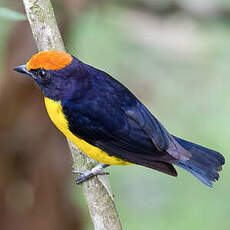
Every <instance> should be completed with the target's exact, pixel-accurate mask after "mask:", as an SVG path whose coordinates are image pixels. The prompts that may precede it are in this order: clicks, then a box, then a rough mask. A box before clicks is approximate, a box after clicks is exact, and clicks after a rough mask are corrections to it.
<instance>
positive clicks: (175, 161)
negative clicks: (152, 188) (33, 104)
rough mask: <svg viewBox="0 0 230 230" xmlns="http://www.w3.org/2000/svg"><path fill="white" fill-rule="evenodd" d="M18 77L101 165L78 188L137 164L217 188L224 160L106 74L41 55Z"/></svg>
mask: <svg viewBox="0 0 230 230" xmlns="http://www.w3.org/2000/svg"><path fill="white" fill-rule="evenodd" d="M14 70H15V71H17V72H20V73H23V74H26V75H28V76H29V77H31V78H32V79H33V80H34V81H35V82H36V83H37V85H38V86H39V88H40V89H41V90H42V92H43V94H44V101H45V106H46V109H47V112H48V114H49V116H50V118H51V120H52V121H53V123H54V124H55V125H56V126H57V128H58V129H59V130H60V131H61V132H62V133H63V134H64V135H65V136H66V137H67V138H68V139H69V140H70V141H71V142H73V143H74V144H75V145H76V146H78V147H79V148H80V149H81V150H82V151H83V152H84V153H86V154H87V155H88V156H89V157H91V158H93V159H95V160H97V161H98V162H100V164H98V165H97V166H95V167H94V168H93V169H92V170H88V171H86V172H82V175H81V176H79V177H78V179H77V181H76V183H77V184H80V183H82V182H83V181H85V180H87V179H88V178H90V177H92V176H94V175H98V174H103V173H104V170H103V169H104V168H105V167H107V166H109V165H128V164H138V165H142V166H145V167H148V168H152V169H155V170H158V171H160V172H163V173H166V174H168V175H171V176H177V172H176V170H175V168H174V165H175V166H179V167H181V168H183V169H185V170H187V171H188V172H190V173H191V174H192V175H194V176H195V177H197V178H198V179H199V180H200V181H201V182H203V183H204V184H206V185H208V186H210V187H211V186H212V184H213V182H214V181H216V180H218V178H219V174H218V171H221V169H222V167H221V166H222V165H223V164H224V163H225V159H224V157H223V156H222V155H221V154H220V153H218V152H216V151H213V150H211V149H208V148H205V147H202V146H200V145H197V144H194V143H192V142H189V141H186V140H183V139H181V138H179V137H176V136H173V135H172V134H170V133H169V132H168V131H167V130H166V129H165V128H164V126H163V125H162V124H161V123H160V122H159V121H158V120H157V119H156V118H155V117H154V116H153V115H152V114H151V112H150V111H149V110H148V109H147V108H146V107H145V106H144V105H143V104H142V103H141V102H140V101H139V100H138V99H137V98H136V97H135V96H134V94H132V93H131V92H130V91H129V90H128V89H127V88H126V87H125V86H124V85H122V84H121V83H119V82H118V81H117V80H115V79H114V78H112V77H111V76H110V75H108V74H107V73H105V72H103V71H101V70H99V69H96V68H94V67H92V66H90V65H87V64H85V63H83V62H81V61H80V60H79V59H77V58H76V57H74V56H72V55H70V54H68V53H66V52H61V51H55V50H50V51H42V52H39V53H37V54H35V55H34V56H32V58H31V59H30V60H29V61H28V62H27V63H26V64H25V65H20V66H18V67H16V68H14Z"/></svg>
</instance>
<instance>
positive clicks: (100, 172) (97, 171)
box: [72, 164, 109, 184]
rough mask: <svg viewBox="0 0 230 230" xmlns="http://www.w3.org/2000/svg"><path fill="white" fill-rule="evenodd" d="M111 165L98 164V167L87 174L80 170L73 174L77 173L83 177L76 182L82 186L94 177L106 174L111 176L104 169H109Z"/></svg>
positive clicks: (74, 171)
mask: <svg viewBox="0 0 230 230" xmlns="http://www.w3.org/2000/svg"><path fill="white" fill-rule="evenodd" d="M108 166H109V165H107V164H98V165H96V166H95V167H94V168H92V169H91V170H87V171H85V172H81V171H78V170H73V171H72V172H73V173H77V174H81V176H79V177H78V178H77V180H76V184H81V183H82V182H84V181H86V180H88V179H89V178H90V177H93V176H97V175H105V174H107V175H108V174H109V173H107V172H105V171H104V169H105V168H106V167H108Z"/></svg>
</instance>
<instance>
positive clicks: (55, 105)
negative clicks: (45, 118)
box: [45, 97, 130, 165]
mask: <svg viewBox="0 0 230 230" xmlns="http://www.w3.org/2000/svg"><path fill="white" fill-rule="evenodd" d="M45 105H46V109H47V112H48V114H49V116H50V118H51V120H52V122H53V123H54V124H55V125H56V126H57V128H58V129H59V130H60V131H61V132H62V133H63V134H64V135H65V136H66V137H67V138H68V139H69V140H70V141H71V142H73V143H74V144H75V145H76V146H78V148H79V149H80V150H81V151H83V152H84V153H85V154H87V155H88V156H89V157H91V158H92V159H94V160H96V161H99V162H101V163H104V164H109V165H127V164H130V163H128V162H126V161H123V160H121V159H119V158H117V157H114V156H109V155H108V154H107V153H106V152H104V151H103V150H101V149H99V148H97V147H95V146H93V145H91V144H88V143H87V142H86V141H84V140H83V139H81V138H78V137H77V136H75V135H74V134H73V133H72V132H71V131H70V130H69V125H68V121H67V120H66V118H65V116H64V114H63V111H62V106H61V103H60V101H59V102H55V101H53V100H51V99H49V98H47V97H45Z"/></svg>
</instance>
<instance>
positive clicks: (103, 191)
mask: <svg viewBox="0 0 230 230" xmlns="http://www.w3.org/2000/svg"><path fill="white" fill-rule="evenodd" d="M23 2H24V5H25V9H26V14H27V17H28V20H29V22H30V26H31V29H32V32H33V35H34V38H35V41H36V44H37V47H38V50H39V51H42V50H50V49H55V50H60V51H65V47H64V44H63V41H62V38H61V35H60V32H59V30H58V27H57V23H56V19H55V16H54V12H53V8H52V5H51V2H50V0H23ZM68 143H69V146H70V150H71V154H72V158H73V168H74V169H76V170H79V171H85V170H88V169H91V168H93V167H94V166H95V165H96V164H97V162H96V161H94V160H92V159H90V158H89V157H87V156H86V155H85V154H84V153H82V152H81V151H80V150H79V149H78V148H77V147H76V146H75V145H74V144H72V143H71V142H70V141H69V140H68ZM82 187H83V193H84V196H85V198H86V201H87V204H88V207H89V212H90V215H91V218H92V221H93V223H94V227H95V230H121V229H122V227H121V224H120V220H119V218H118V214H117V211H116V208H115V204H114V201H113V195H112V192H111V189H110V185H109V181H108V177H107V176H106V175H103V176H97V177H93V178H91V179H89V180H88V181H86V182H84V183H83V184H82Z"/></svg>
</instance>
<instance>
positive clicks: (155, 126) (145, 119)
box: [125, 102, 191, 160]
mask: <svg viewBox="0 0 230 230" xmlns="http://www.w3.org/2000/svg"><path fill="white" fill-rule="evenodd" d="M125 113H126V115H127V117H128V119H132V120H133V121H135V122H136V123H137V125H138V126H139V127H140V128H141V129H142V130H143V131H144V132H145V133H146V135H147V136H148V137H149V138H150V139H151V141H152V142H153V144H154V145H155V147H156V148H157V149H158V150H159V151H160V152H163V151H165V152H167V153H169V154H170V155H171V156H173V157H174V158H175V159H177V160H188V159H189V158H190V157H191V153H189V152H188V151H187V150H186V149H184V148H183V147H182V146H181V145H180V144H179V143H178V142H177V141H176V139H175V138H174V137H173V136H172V135H171V134H170V133H169V132H168V131H167V130H166V129H165V128H164V126H163V125H162V124H161V123H160V122H159V121H158V120H157V119H156V118H155V117H154V116H153V115H152V114H151V113H150V112H149V110H148V109H147V108H146V107H145V106H144V105H143V104H141V103H140V102H138V103H137V105H136V106H135V107H131V108H127V109H126V110H125Z"/></svg>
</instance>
